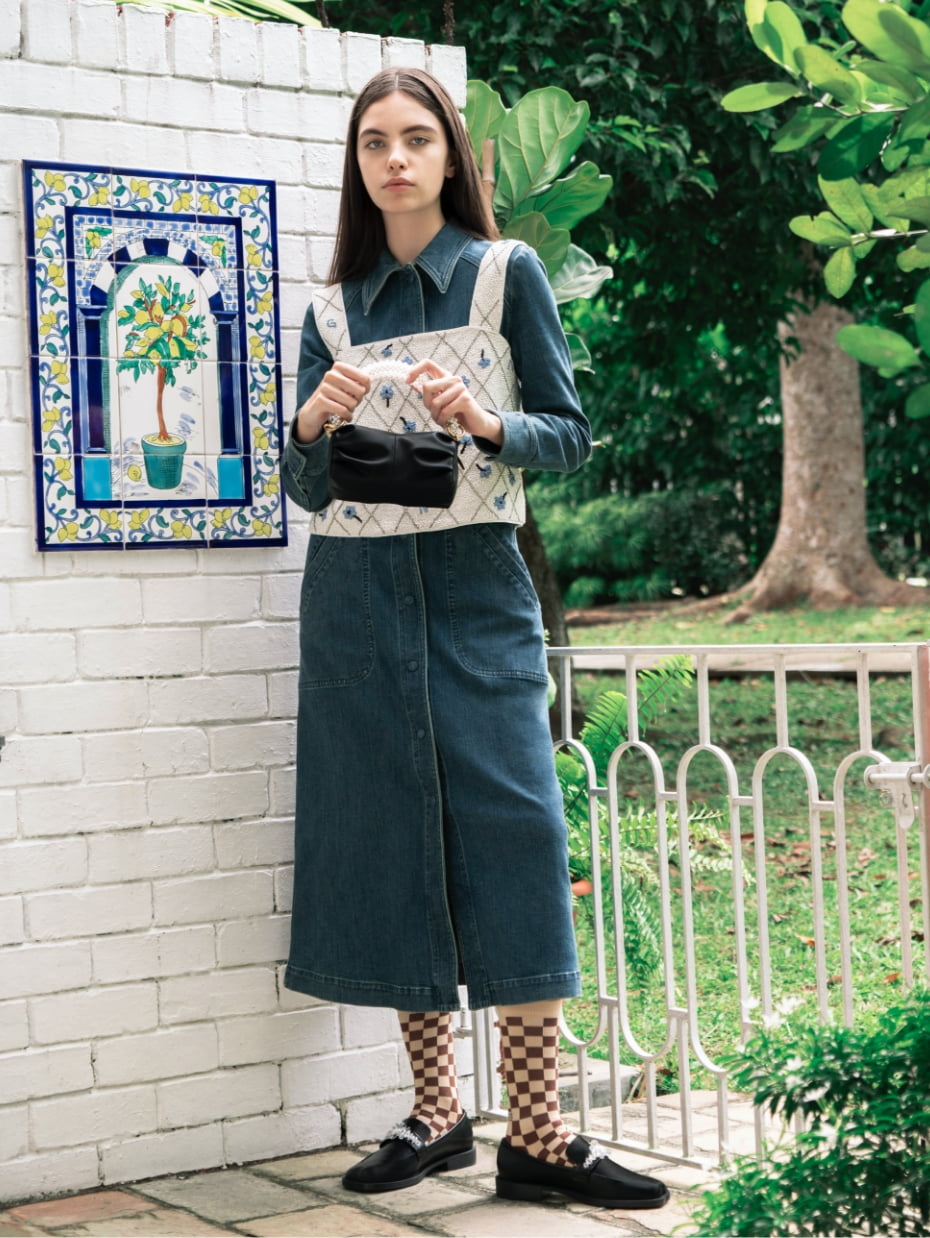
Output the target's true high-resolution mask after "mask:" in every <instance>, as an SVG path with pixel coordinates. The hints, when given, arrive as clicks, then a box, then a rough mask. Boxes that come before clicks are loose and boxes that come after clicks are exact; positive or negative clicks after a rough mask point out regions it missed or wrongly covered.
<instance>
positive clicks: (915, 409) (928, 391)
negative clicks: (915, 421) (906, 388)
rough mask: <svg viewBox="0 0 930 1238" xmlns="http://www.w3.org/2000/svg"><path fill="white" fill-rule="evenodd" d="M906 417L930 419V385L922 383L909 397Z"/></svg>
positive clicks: (905, 409)
mask: <svg viewBox="0 0 930 1238" xmlns="http://www.w3.org/2000/svg"><path fill="white" fill-rule="evenodd" d="M904 415H905V416H906V417H914V418H918V417H930V383H921V385H920V386H919V387H915V388H914V390H913V391H912V392H911V393H910V395H909V396H908V397H907V400H906V401H905V403H904Z"/></svg>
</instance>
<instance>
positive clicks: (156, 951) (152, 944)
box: [91, 924, 216, 984]
mask: <svg viewBox="0 0 930 1238" xmlns="http://www.w3.org/2000/svg"><path fill="white" fill-rule="evenodd" d="M91 951H92V957H93V977H94V983H95V984H118V983H120V982H122V981H127V980H148V979H149V978H151V977H157V976H174V975H177V974H178V973H179V972H185V973H187V972H204V971H210V970H211V969H212V968H213V967H214V966H215V965H216V932H215V930H214V928H213V925H212V924H209V925H207V924H204V925H197V926H195V927H193V928H187V927H185V928H181V929H162V930H160V931H159V932H152V933H127V934H125V935H124V934H119V935H115V934H114V935H112V936H110V937H100V938H98V939H97V940H95V941H94V942H92V943H91Z"/></svg>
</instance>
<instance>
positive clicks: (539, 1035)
mask: <svg viewBox="0 0 930 1238" xmlns="http://www.w3.org/2000/svg"><path fill="white" fill-rule="evenodd" d="M498 1027H499V1028H500V1033H501V1057H502V1059H503V1068H504V1069H503V1074H504V1079H505V1081H506V1083H507V1105H508V1109H509V1111H510V1116H509V1120H508V1123H507V1140H508V1142H509V1143H511V1144H512V1145H513V1147H515V1148H520V1149H522V1150H523V1151H524V1152H527V1153H529V1155H530V1156H535V1157H537V1158H538V1159H539V1160H541V1161H551V1162H553V1163H554V1164H556V1165H570V1164H572V1162H571V1161H570V1160H569V1157H568V1155H567V1153H568V1145H569V1144H570V1143H571V1141H572V1140H573V1139H574V1138H575V1136H574V1134H573V1132H572V1131H570V1130H569V1128H568V1127H567V1126H566V1125H565V1123H564V1122H563V1121H562V1114H561V1112H560V1110H559V1020H558V1019H557V1018H544V1019H540V1020H538V1021H537V1022H535V1023H532V1022H530V1021H529V1020H527V1019H525V1018H522V1017H519V1016H515V1015H507V1016H506V1017H504V1018H502V1019H501V1020H500V1022H499V1023H498Z"/></svg>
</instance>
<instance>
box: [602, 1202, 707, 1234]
mask: <svg viewBox="0 0 930 1238" xmlns="http://www.w3.org/2000/svg"><path fill="white" fill-rule="evenodd" d="M694 1203H695V1201H691V1202H690V1203H684V1202H683V1201H681V1200H678V1199H676V1198H675V1197H674V1196H672V1198H671V1200H670V1201H669V1202H668V1203H667V1204H666V1205H665V1207H664V1208H650V1209H648V1210H643V1211H636V1212H632V1211H627V1210H626V1209H624V1208H611V1209H610V1212H609V1216H610V1218H611V1221H612V1222H616V1223H617V1224H618V1225H619V1226H621V1228H622V1227H623V1226H624V1225H627V1224H630V1223H632V1224H635V1225H636V1226H637V1229H636V1230H635V1231H633V1232H639V1233H642V1232H645V1233H649V1234H672V1233H674V1234H675V1236H676V1238H682V1236H683V1235H687V1234H695V1233H696V1232H697V1229H696V1226H695V1224H694V1222H693V1221H692V1220H691V1210H692V1208H693V1207H694ZM626 1232H627V1233H629V1232H630V1231H629V1230H627V1231H626Z"/></svg>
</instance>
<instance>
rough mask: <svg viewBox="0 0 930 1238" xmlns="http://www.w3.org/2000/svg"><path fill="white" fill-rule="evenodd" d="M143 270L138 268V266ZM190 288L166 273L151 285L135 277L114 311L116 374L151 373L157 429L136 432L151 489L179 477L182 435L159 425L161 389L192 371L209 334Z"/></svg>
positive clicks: (173, 484)
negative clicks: (122, 331)
mask: <svg viewBox="0 0 930 1238" xmlns="http://www.w3.org/2000/svg"><path fill="white" fill-rule="evenodd" d="M143 269H144V268H143ZM196 300H197V294H196V292H195V291H193V292H186V291H184V290H183V289H182V288H181V284H180V281H179V280H175V279H172V278H171V276H170V275H166V276H164V277H163V278H161V279H158V280H157V281H156V282H155V283H154V284H149V283H146V281H145V279H143V278H142V277H141V275H140V277H139V281H138V286H137V287H136V288H134V289H133V290H132V292H131V293H130V295H129V298H128V299H127V301H125V302H124V303H123V305H122V306H121V308H120V310H119V313H118V315H117V319H116V322H117V327H125V328H126V332H127V333H126V337H125V340H124V341H123V347H122V350H121V351H120V353H119V357H118V360H117V363H116V369H117V372H120V371H128V372H129V373H130V374H131V375H132V377H133V380H134V381H135V382H138V381H139V379H140V378H142V376H143V375H145V374H154V375H155V390H156V398H155V415H156V417H157V419H158V429H157V431H156V433H154V434H145V435H143V436H142V440H141V441H142V454H143V459H144V461H145V473H146V477H147V478H148V483H149V485H150V486H152V488H153V489H155V490H171V489H174V487H176V486H178V485H179V484H180V481H181V468H182V463H183V459H184V452H185V450H186V448H187V442H186V441H185V439H184V438H183V437H182V436H181V435H179V434H175V433H169V431H168V427H167V425H166V424H165V409H164V397H165V387H174V386H176V385H177V380H176V373H177V371H178V370H179V369H180V370H183V371H186V372H187V373H188V374H191V373H193V371H194V370H195V369H196V367H197V363H198V361H202V360H204V359H205V358H206V356H207V352H206V349H205V345H206V344H207V342H208V341H209V338H210V337H209V334H208V333H207V331H205V330H204V319H205V316H204V315H203V314H195V313H193V312H192V311H193V309H194V307H195V304H196Z"/></svg>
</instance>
